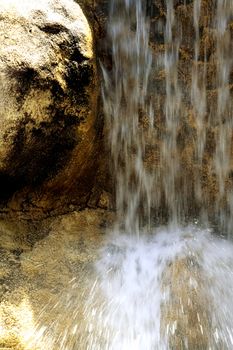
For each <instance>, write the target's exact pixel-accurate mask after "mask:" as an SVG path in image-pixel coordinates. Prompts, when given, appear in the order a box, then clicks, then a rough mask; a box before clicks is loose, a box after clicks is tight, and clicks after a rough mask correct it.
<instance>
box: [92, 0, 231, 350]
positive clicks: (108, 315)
mask: <svg viewBox="0 0 233 350" xmlns="http://www.w3.org/2000/svg"><path fill="white" fill-rule="evenodd" d="M146 5H147V4H146V2H144V1H141V0H112V1H111V6H110V18H109V25H108V34H109V40H110V42H111V44H112V56H113V62H112V66H113V67H112V70H111V72H110V73H109V72H108V71H106V70H105V69H104V68H103V77H104V83H103V101H104V108H105V115H106V120H107V125H108V130H109V140H110V147H111V152H112V159H113V164H114V173H115V179H116V202H117V211H118V219H117V223H116V227H115V230H114V234H113V238H111V239H109V240H108V243H107V245H106V248H105V249H104V250H103V253H102V259H101V260H100V261H99V263H98V264H97V275H98V276H99V277H98V278H97V282H96V285H95V288H94V290H93V291H92V293H91V296H90V300H89V301H88V303H87V308H86V315H87V317H88V319H89V320H90V324H91V329H93V330H94V331H93V332H92V331H89V335H88V337H87V346H86V348H87V349H111V350H118V349H125V350H128V349H135V350H137V349H138V350H139V349H145V350H152V349H209V350H210V349H233V328H232V321H233V320H232V311H233V310H232V309H233V305H232V301H231V297H232V287H233V273H232V268H233V264H232V263H233V261H232V256H233V245H232V243H230V242H228V241H225V240H224V239H222V238H217V237H215V235H214V234H213V231H212V230H211V229H207V228H206V229H204V228H203V227H208V225H209V226H210V227H211V218H210V217H211V215H209V211H208V204H207V202H205V200H203V198H204V197H205V194H204V189H203V185H202V182H203V180H202V179H203V167H204V164H205V157H206V139H207V134H208V132H209V131H208V130H209V125H215V151H214V152H213V157H212V163H211V164H212V169H213V170H212V171H213V173H215V174H216V183H217V186H216V187H217V190H216V192H217V195H216V203H215V206H214V215H215V218H217V219H216V220H217V221H218V232H227V233H228V235H231V231H232V213H233V212H232V190H229V189H227V182H228V178H229V174H230V171H231V139H232V102H231V97H230V86H229V79H230V73H231V68H232V45H231V37H230V29H229V23H230V20H231V19H232V16H233V6H232V2H231V1H224V0H218V1H217V2H216V6H215V14H214V19H213V23H212V27H213V30H214V32H215V40H216V52H215V57H214V62H215V64H216V91H217V96H216V100H217V102H216V108H215V110H213V109H210V108H208V106H207V56H206V50H205V49H204V61H203V63H202V64H200V63H201V61H200V47H201V40H200V18H201V11H203V3H202V1H201V0H195V1H194V3H193V27H194V33H195V34H194V42H193V52H194V54H193V65H192V67H190V70H191V84H190V85H187V86H182V84H181V83H180V81H179V74H178V70H179V64H180V62H179V55H180V53H179V52H180V45H181V40H182V31H181V30H180V27H179V23H178V22H177V19H176V12H175V4H174V1H173V0H166V23H165V24H164V28H163V31H164V44H165V51H164V56H163V64H164V73H165V99H164V108H163V111H164V129H163V132H162V135H160V136H159V137H160V140H161V143H160V145H159V154H160V156H159V159H160V161H159V166H155V164H153V163H152V162H151V161H150V162H148V161H147V148H148V144H149V146H153V142H154V138H155V137H156V133H155V124H156V121H157V118H156V115H155V113H154V111H153V105H152V103H151V99H150V94H151V91H150V74H151V67H152V65H156V64H157V65H159V64H160V63H159V62H157V63H156V62H153V58H152V54H151V51H150V47H149V34H150V27H149V20H148V18H147V17H146ZM213 7H214V5H213ZM157 60H161V57H159V58H157ZM185 90H188V91H185ZM187 93H188V94H189V98H190V101H191V108H192V113H193V117H194V123H195V128H196V129H195V130H196V135H195V137H194V141H193V148H194V153H193V164H192V165H191V166H192V167H193V178H192V180H190V179H189V178H188V175H187V173H186V172H185V171H184V170H183V169H182V160H181V156H180V153H181V152H180V148H179V146H178V137H179V133H180V129H181V127H182V123H183V121H182V119H183V118H184V114H183V113H182V99H183V98H184V95H185V94H187ZM210 110H211V112H209V111H210ZM144 115H146V116H147V124H146V127H145V126H144V125H143V123H142V119H143V116H144ZM187 137H188V136H187V135H185V134H183V138H187ZM148 163H149V165H148ZM151 163H152V164H151ZM158 188H159V190H158ZM156 196H157V198H155V197H156ZM193 203H195V205H196V208H198V210H196V211H195V213H196V216H195V217H194V216H192V215H193V214H191V215H187V213H192V210H189V207H190V206H192V205H193ZM223 203H224V204H223ZM195 205H193V206H195ZM163 206H164V207H165V208H166V211H167V219H168V228H167V229H165V228H163V229H162V228H161V229H155V228H153V225H152V223H153V222H155V221H156V220H155V219H154V218H155V217H156V216H158V212H159V210H160V208H161V207H163ZM187 221H190V222H191V223H195V224H194V225H191V226H190V225H187ZM215 222H216V221H215ZM221 230H222V231H221ZM122 232H124V234H122ZM99 293H101V298H103V300H102V302H101V303H97V305H96V300H99V299H98V297H97V296H99Z"/></svg>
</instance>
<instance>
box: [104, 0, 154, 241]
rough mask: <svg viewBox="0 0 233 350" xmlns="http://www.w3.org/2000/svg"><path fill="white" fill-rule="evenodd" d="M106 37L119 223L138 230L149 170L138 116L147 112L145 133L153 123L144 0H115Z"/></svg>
mask: <svg viewBox="0 0 233 350" xmlns="http://www.w3.org/2000/svg"><path fill="white" fill-rule="evenodd" d="M108 33H109V39H110V42H111V45H112V71H111V75H109V74H108V72H107V71H106V70H105V69H104V68H103V77H104V84H103V101H104V110H105V114H106V117H107V127H108V130H109V142H110V146H111V154H112V160H113V166H114V173H115V181H116V203H117V212H118V224H119V225H118V227H117V229H118V230H119V229H120V227H122V228H123V230H125V231H126V232H128V233H133V234H137V235H138V234H139V230H140V227H141V226H142V218H144V224H145V225H146V226H149V225H150V209H151V199H152V179H153V178H152V174H151V171H149V170H148V169H147V168H146V165H145V164H144V156H145V135H144V134H145V133H144V131H143V125H142V122H141V119H142V117H143V114H146V115H147V118H148V126H147V137H149V138H150V137H151V134H152V132H153V126H154V119H153V110H152V106H151V104H150V102H149V101H148V80H149V74H150V70H151V61H152V56H151V52H150V49H149V23H148V21H147V19H146V16H145V8H144V6H143V3H142V2H141V1H138V0H136V1H135V0H127V1H126V0H113V1H111V6H110V15H109V26H108Z"/></svg>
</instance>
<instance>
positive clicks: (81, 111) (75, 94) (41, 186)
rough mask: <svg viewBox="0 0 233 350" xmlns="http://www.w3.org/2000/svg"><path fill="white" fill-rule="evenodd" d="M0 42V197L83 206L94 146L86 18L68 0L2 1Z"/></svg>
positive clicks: (15, 204) (47, 204) (41, 204)
mask: <svg viewBox="0 0 233 350" xmlns="http://www.w3.org/2000/svg"><path fill="white" fill-rule="evenodd" d="M0 39H1V44H0V118H1V129H0V193H1V195H0V201H1V202H2V203H3V204H4V205H5V204H6V203H7V202H8V205H9V206H13V207H14V208H15V209H19V210H21V209H23V205H26V206H27V205H28V204H32V206H33V205H34V206H35V205H36V206H37V207H38V208H42V210H43V209H45V210H50V209H53V208H56V207H59V206H60V207H61V206H63V204H64V201H70V200H71V199H72V198H75V204H77V205H83V203H85V202H86V200H87V199H86V197H87V196H88V193H89V191H90V189H91V186H92V183H93V179H94V175H95V171H94V167H96V164H95V162H96V152H97V148H98V147H97V144H98V142H97V131H96V128H95V118H96V117H95V115H96V99H97V94H96V84H97V83H96V75H95V62H94V54H93V47H92V46H93V43H92V33H91V30H90V27H89V25H88V22H87V20H86V18H85V16H84V14H83V12H82V10H81V8H80V7H79V5H78V4H76V3H75V2H74V1H72V0H59V1H55V0H54V1H47V0H43V1H40V2H37V1H31V0H25V1H24V2H23V5H22V3H21V4H20V3H19V2H17V1H15V0H10V1H5V0H1V1H0ZM77 184H78V186H77ZM29 192H30V198H29ZM13 194H14V200H13V201H12V200H11V199H12V195H13ZM23 202H24V204H23ZM25 203H27V204H25Z"/></svg>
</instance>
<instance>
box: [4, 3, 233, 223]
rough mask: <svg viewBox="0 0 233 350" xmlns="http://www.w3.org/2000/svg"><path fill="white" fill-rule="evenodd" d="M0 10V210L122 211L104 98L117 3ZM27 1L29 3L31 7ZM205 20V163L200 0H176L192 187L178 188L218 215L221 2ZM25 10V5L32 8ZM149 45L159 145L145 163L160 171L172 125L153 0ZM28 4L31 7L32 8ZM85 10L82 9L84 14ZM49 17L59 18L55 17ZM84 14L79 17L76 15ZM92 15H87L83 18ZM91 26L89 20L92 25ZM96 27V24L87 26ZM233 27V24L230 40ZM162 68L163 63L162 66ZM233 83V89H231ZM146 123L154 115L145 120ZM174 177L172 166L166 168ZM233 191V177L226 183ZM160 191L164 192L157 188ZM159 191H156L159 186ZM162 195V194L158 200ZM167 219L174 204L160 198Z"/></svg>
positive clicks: (42, 214) (207, 10)
mask: <svg viewBox="0 0 233 350" xmlns="http://www.w3.org/2000/svg"><path fill="white" fill-rule="evenodd" d="M11 3H14V2H13V1H10V2H8V5H6V3H5V2H4V1H3V5H2V7H1V24H0V35H1V38H2V40H1V50H0V75H1V82H0V84H1V94H2V97H1V103H0V114H1V118H2V119H1V120H2V127H1V132H0V180H1V181H0V189H1V191H0V213H1V216H2V218H5V217H6V216H7V217H11V216H12V217H14V218H19V219H23V220H29V221H36V220H39V221H40V220H41V219H43V218H46V217H49V216H50V217H51V216H54V215H58V214H62V213H65V212H69V211H74V210H81V209H84V208H87V207H90V208H97V207H100V208H104V209H112V208H113V207H114V185H113V183H114V178H113V176H112V174H111V169H110V170H109V164H110V162H109V158H110V156H109V150H108V147H107V146H106V142H105V140H106V131H105V130H104V116H103V111H102V102H101V96H100V95H101V94H100V83H101V72H100V67H99V63H100V62H102V63H103V64H104V65H105V67H107V69H109V71H111V50H110V45H109V42H108V38H107V34H106V21H107V14H108V6H109V1H106V0H93V1H92V0H90V1H87V0H85V1H82V0H79V1H77V3H78V4H79V5H80V8H79V6H78V5H77V6H75V4H74V3H73V2H72V1H71V0H70V1H66V2H64V4H65V5H64V4H63V5H64V6H63V5H62V6H60V7H59V6H57V5H55V2H54V3H53V2H52V5H51V6H52V8H43V9H42V5H41V6H40V5H36V4H34V3H32V5H30V6H29V8H28V10H27V11H25V10H23V9H20V5H18V6H17V7H16V9H15V10H14V11H12V9H11V7H10V4H11ZM28 3H29V2H28ZM201 3H202V7H201V16H200V28H199V29H200V55H199V62H198V65H199V70H200V71H201V70H202V69H203V67H204V61H205V60H206V67H207V92H206V93H207V106H208V111H207V113H206V116H205V121H204V123H205V125H206V126H207V135H206V145H205V151H204V158H203V164H202V165H201V167H200V164H198V161H197V159H196V155H195V143H196V140H197V133H198V126H197V124H196V121H195V113H194V110H193V107H192V106H191V103H190V94H189V92H190V89H191V80H192V79H191V74H192V61H193V57H194V37H195V31H194V25H193V1H183V0H177V1H175V2H174V5H175V16H176V26H175V28H174V31H175V32H176V33H175V34H176V35H177V33H178V34H179V37H180V40H181V43H180V48H179V66H178V81H179V86H180V90H181V91H182V102H181V107H180V110H181V111H182V115H181V124H180V126H179V130H178V134H177V145H178V152H179V162H180V169H181V170H182V177H183V178H184V176H183V174H184V173H185V174H186V175H185V179H186V181H187V183H185V185H184V184H183V183H182V179H181V178H178V179H177V184H176V185H177V191H179V190H180V189H182V188H184V187H185V188H186V189H187V188H188V192H189V198H188V197H187V198H188V202H187V214H192V215H195V214H196V213H198V211H199V210H200V205H203V201H204V204H205V207H207V208H209V211H210V212H211V211H213V208H214V202H215V200H216V193H217V192H218V184H217V180H216V174H215V172H214V169H213V162H212V160H213V154H214V152H215V135H216V130H217V128H218V125H217V123H216V122H215V123H209V121H210V119H211V116H212V114H214V113H215V110H216V100H217V90H216V33H215V31H214V29H213V23H214V11H213V8H215V5H216V4H215V1H214V0H203V1H202V2H201ZM26 4H27V2H26ZM145 4H146V8H147V15H148V18H149V19H150V25H151V35H150V46H151V49H152V52H153V69H152V74H151V82H150V91H149V97H148V98H149V99H151V100H152V101H153V106H154V113H155V116H156V117H155V135H156V138H155V140H154V144H153V145H150V147H148V155H147V160H146V161H147V163H151V164H152V163H153V164H155V165H156V164H157V166H159V161H160V152H159V147H160V143H161V140H162V137H163V136H162V135H163V133H164V128H165V121H164V120H165V117H164V101H165V95H166V88H165V71H164V67H163V64H162V63H161V57H163V55H164V52H165V43H164V26H165V23H166V4H165V2H164V1H163V0H158V1H155V0H147V1H146V2H145ZM26 7H27V5H26ZM81 8H82V10H83V12H82V11H81ZM49 13H53V16H52V17H51V18H50V16H49V15H48V14H49ZM74 13H76V15H74ZM85 16H86V18H85ZM87 21H88V22H87ZM88 23H89V24H88ZM232 28H233V26H232V23H231V24H230V26H229V30H230V33H231V35H232ZM159 62H160V63H159ZM232 77H233V75H232V74H231V82H230V84H231V85H230V88H231V91H232ZM141 123H142V127H143V128H145V129H146V127H147V116H142V119H141ZM165 171H166V169H165ZM200 173H201V182H202V183H201V186H202V189H203V196H202V198H201V203H200V202H198V201H196V202H195V201H194V200H193V198H194V191H195V189H194V182H195V179H196V176H199V175H198V174H200ZM227 182H228V185H229V186H231V185H232V184H231V182H232V179H231V176H229V179H228V180H227ZM157 188H159V186H157ZM155 190H156V189H155ZM159 195H160V196H163V193H162V191H161V193H160V194H159ZM159 212H161V217H163V216H166V205H165V204H164V203H163V200H161V208H159Z"/></svg>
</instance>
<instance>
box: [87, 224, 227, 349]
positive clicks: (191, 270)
mask: <svg viewBox="0 0 233 350" xmlns="http://www.w3.org/2000/svg"><path fill="white" fill-rule="evenodd" d="M154 234H155V235H153V236H152V237H150V238H149V237H141V238H140V239H137V238H136V237H129V236H117V237H113V238H112V239H111V240H110V242H109V243H108V244H107V245H106V248H105V249H104V251H103V255H102V256H103V257H102V259H101V260H100V261H99V263H98V264H97V273H98V275H99V276H100V277H99V279H98V280H97V282H96V284H95V287H94V289H93V290H92V293H91V295H90V298H89V300H88V303H87V306H86V312H85V317H86V318H87V320H88V322H89V326H88V327H90V328H89V336H88V337H87V345H86V348H87V349H99V350H100V349H101V350H119V349H122V350H129V349H134V350H141V349H145V350H152V349H153V350H154V349H170V348H174V349H178V347H174V344H175V342H174V341H173V338H176V337H177V339H179V341H180V344H181V343H185V344H186V346H184V349H197V347H195V342H194V341H193V339H192V338H193V337H195V336H196V337H197V336H199V337H200V339H199V344H200V347H198V349H203V350H204V349H233V303H232V290H233V272H232V266H233V245H232V244H231V243H229V242H227V241H225V240H222V239H219V238H216V237H214V236H213V235H212V234H211V232H210V231H209V230H200V229H198V228H197V227H195V226H190V227H185V228H176V229H173V230H167V229H160V230H158V231H157V232H154ZM176 261H178V262H179V261H188V263H187V265H186V263H185V264H184V265H182V269H181V271H180V273H181V274H182V276H180V279H181V282H180V283H181V286H182V288H184V289H182V290H176V292H177V295H175V297H176V298H177V299H179V306H178V307H177V305H176V302H174V300H173V298H174V296H172V293H174V290H173V291H172V289H173V287H174V286H173V285H171V284H170V283H171V281H169V282H168V283H167V284H166V282H165V275H166V271H168V270H169V268H170V267H171V268H172V266H173V265H175V263H176ZM175 269H176V267H175ZM187 276H188V278H187ZM182 278H184V281H185V282H183V285H182ZM186 279H187V281H188V283H187V284H188V285H186V284H185V283H186ZM172 282H174V281H172ZM186 292H188V293H189V295H188V298H190V305H189V303H187V302H185V299H186V297H187V296H186ZM193 293H196V295H197V297H196V299H195V300H191V298H192V295H193ZM100 294H101V295H102V296H103V300H102V302H101V303H99V295H100ZM182 298H183V299H182ZM199 298H201V299H200V300H199ZM195 303H200V304H199V306H201V308H199V309H197V308H196V305H195ZM162 306H163V309H162V310H163V314H161V307H162ZM167 308H168V309H172V310H173V312H174V313H175V318H174V317H170V319H169V317H168V318H165V312H166V309H167ZM181 310H182V311H181ZM197 314H198V315H197ZM190 315H191V316H192V317H193V318H194V319H195V320H196V321H193V320H191V319H190V320H189V322H188V323H187V329H186V330H185V332H184V334H179V331H180V329H181V328H182V327H183V323H185V319H187V317H189V316H190ZM182 318H183V319H182ZM191 321H192V322H191ZM193 322H194V324H195V327H196V328H195V327H193ZM192 327H193V328H192ZM190 330H191V334H190V333H189V331H190ZM200 330H201V332H200ZM168 339H169V342H170V343H169V342H168ZM168 344H170V346H171V347H169V345H168ZM172 344H173V347H172ZM201 344H205V345H204V346H201ZM84 348H85V347H84ZM180 348H181V347H180Z"/></svg>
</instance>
